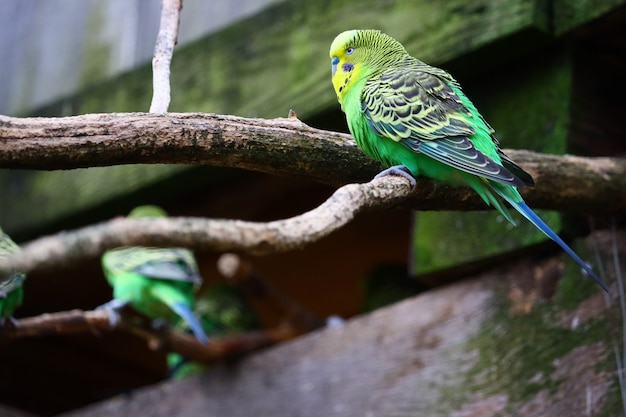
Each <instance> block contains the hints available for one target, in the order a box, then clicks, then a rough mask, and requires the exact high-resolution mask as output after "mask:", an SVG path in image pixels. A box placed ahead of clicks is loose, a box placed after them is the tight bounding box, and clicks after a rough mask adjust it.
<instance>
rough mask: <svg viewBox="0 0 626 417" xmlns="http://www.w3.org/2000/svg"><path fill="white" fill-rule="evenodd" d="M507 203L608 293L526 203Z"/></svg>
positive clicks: (582, 262) (589, 269)
mask: <svg viewBox="0 0 626 417" xmlns="http://www.w3.org/2000/svg"><path fill="white" fill-rule="evenodd" d="M509 203H510V204H511V205H512V206H513V208H515V209H516V210H517V211H519V212H520V213H521V214H522V215H523V216H524V217H526V218H527V219H528V220H529V221H530V222H531V223H532V224H534V225H535V227H537V228H538V229H539V230H541V231H542V232H543V233H544V234H545V235H546V236H548V237H549V238H550V239H552V240H553V241H555V242H556V243H558V245H559V246H560V247H561V248H563V250H564V251H565V252H566V253H567V254H568V255H569V256H570V257H571V258H572V259H573V260H575V261H576V263H577V264H578V265H580V267H581V268H582V269H583V270H584V271H585V272H586V273H587V275H589V276H590V277H591V278H593V280H594V281H595V282H597V283H598V285H599V286H600V287H601V288H602V289H603V290H604V291H606V292H609V289H608V288H607V286H606V284H605V283H604V282H603V281H602V280H601V279H600V277H598V275H596V273H595V272H593V270H592V269H591V267H590V266H589V265H588V264H587V263H585V262H584V261H583V260H582V259H581V258H580V256H578V255H577V254H576V252H574V250H572V248H570V247H569V246H568V245H567V243H565V242H564V241H563V239H561V238H560V237H559V235H557V234H556V233H555V232H554V231H553V230H552V229H550V226H548V225H547V224H546V223H545V222H544V221H543V220H542V219H541V217H539V216H538V215H537V213H535V212H534V211H533V210H532V209H531V208H530V207H528V205H526V203H525V202H524V201H516V202H512V201H509Z"/></svg>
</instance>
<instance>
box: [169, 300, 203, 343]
mask: <svg viewBox="0 0 626 417" xmlns="http://www.w3.org/2000/svg"><path fill="white" fill-rule="evenodd" d="M171 308H172V310H174V312H176V314H178V315H179V316H180V317H182V319H183V320H185V321H186V322H187V324H188V325H189V327H190V328H191V331H192V332H193V334H194V336H196V339H198V340H199V341H200V343H202V344H203V345H206V344H208V343H209V337H208V336H207V335H206V333H205V332H204V330H203V329H202V325H201V324H200V322H199V321H198V319H197V318H196V316H194V315H193V312H192V311H191V309H190V308H189V307H187V306H186V305H185V304H184V303H181V302H178V303H174V304H172V305H171Z"/></svg>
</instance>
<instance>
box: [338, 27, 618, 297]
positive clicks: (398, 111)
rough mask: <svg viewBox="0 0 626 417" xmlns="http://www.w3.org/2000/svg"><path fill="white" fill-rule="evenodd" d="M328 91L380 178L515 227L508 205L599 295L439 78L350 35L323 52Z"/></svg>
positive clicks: (448, 81) (367, 38)
mask: <svg viewBox="0 0 626 417" xmlns="http://www.w3.org/2000/svg"><path fill="white" fill-rule="evenodd" d="M330 59H331V67H332V83H333V87H334V89H335V93H336V94H337V99H338V100H339V103H340V104H341V108H342V110H343V111H344V112H345V114H346V119H347V122H348V128H349V129H350V133H352V136H353V137H354V139H355V141H356V143H357V145H358V146H359V148H361V149H362V150H363V151H364V152H365V153H366V154H367V155H369V156H371V157H373V158H375V159H377V160H379V161H380V162H382V163H383V165H385V166H387V167H390V168H388V169H386V170H384V171H382V172H381V173H380V174H379V176H380V175H386V174H397V175H402V176H405V177H407V178H408V179H409V180H410V181H411V183H412V184H413V186H414V187H415V184H416V182H415V179H414V177H417V176H419V175H423V176H425V177H429V178H432V179H434V180H437V181H442V182H447V183H451V184H456V185H467V186H469V187H471V188H472V189H474V191H476V192H477V193H478V195H479V196H480V197H481V198H482V199H483V200H484V201H485V202H486V203H487V204H488V205H492V206H493V207H495V208H496V209H497V210H498V211H499V212H500V213H501V214H502V215H503V216H504V217H505V218H506V219H507V220H508V221H510V222H511V223H513V224H515V223H514V222H513V220H512V219H511V217H510V216H509V213H508V212H507V210H506V207H505V206H504V204H503V201H506V202H508V203H509V204H510V205H511V206H512V207H513V208H515V209H516V210H517V211H519V212H520V213H521V214H522V215H523V216H524V217H525V218H527V219H528V220H529V221H530V222H531V223H532V224H534V225H535V226H536V227H537V228H538V229H540V230H541V231H542V232H543V233H545V234H546V235H547V236H548V237H549V238H550V239H552V240H554V241H555V242H556V243H558V244H559V245H560V246H561V247H562V248H563V250H565V252H567V254H568V255H569V256H571V257H572V258H573V259H574V260H575V261H576V262H577V263H578V264H579V265H580V266H581V268H582V269H583V270H584V271H585V272H586V273H587V274H588V275H590V276H591V277H592V278H593V279H594V280H595V281H596V282H597V283H598V284H599V285H600V286H601V287H602V288H603V289H604V290H605V291H606V290H607V287H606V285H605V284H604V283H603V282H602V280H600V278H599V277H598V276H597V275H596V274H595V273H594V272H593V270H592V269H591V268H590V266H589V265H587V264H586V263H585V262H584V261H583V260H582V259H581V258H580V257H579V256H578V255H577V254H576V253H575V252H574V251H573V250H572V249H571V248H570V247H569V246H568V245H567V244H566V243H565V242H564V241H563V240H562V239H561V238H560V237H559V236H558V235H557V234H556V233H555V232H554V231H553V230H552V229H550V227H549V226H548V225H547V224H546V223H545V222H544V221H543V220H542V219H541V218H540V217H539V216H538V215H537V214H536V213H535V212H534V211H533V210H532V209H531V208H530V207H528V205H526V203H525V202H524V200H523V199H522V197H521V195H520V194H519V192H518V191H517V188H519V187H523V186H525V185H533V184H534V183H533V180H532V177H531V176H530V175H529V174H528V173H526V172H525V171H524V170H522V168H520V167H519V166H518V165H517V164H515V163H514V162H513V161H512V160H510V159H509V158H508V157H507V156H506V155H505V154H504V153H503V152H502V151H501V150H500V148H499V145H498V141H497V139H496V138H495V136H494V130H493V129H492V128H491V126H489V125H488V124H487V122H486V121H485V119H484V118H483V117H482V116H481V115H480V113H478V110H476V107H475V106H474V104H473V103H472V102H471V101H470V100H469V98H467V96H466V95H465V94H464V93H463V91H462V90H461V87H460V86H459V84H458V83H457V81H456V80H455V79H454V78H453V77H452V76H451V75H450V74H448V73H447V72H446V71H444V70H442V69H439V68H435V67H432V66H430V65H427V64H425V63H424V62H422V61H420V60H418V59H416V58H413V57H412V56H410V55H409V54H408V53H407V51H406V50H405V48H404V47H403V46H402V44H400V42H398V41H397V40H395V39H394V38H392V37H391V36H388V35H386V34H384V33H382V32H380V31H378V30H350V31H346V32H343V33H341V34H339V35H338V36H337V37H336V38H335V39H334V41H333V42H332V44H331V47H330Z"/></svg>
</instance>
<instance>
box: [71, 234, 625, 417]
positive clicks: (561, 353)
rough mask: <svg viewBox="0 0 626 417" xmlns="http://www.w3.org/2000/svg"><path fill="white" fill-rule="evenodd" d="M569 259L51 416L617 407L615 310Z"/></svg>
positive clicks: (502, 412)
mask: <svg viewBox="0 0 626 417" xmlns="http://www.w3.org/2000/svg"><path fill="white" fill-rule="evenodd" d="M624 238H625V236H624V235H623V234H622V235H621V236H619V241H620V242H621V244H620V249H619V254H618V255H619V256H623V254H624V245H623V243H624ZM610 239H611V237H610V234H609V233H598V234H596V235H595V236H594V239H591V240H589V241H590V242H592V244H594V245H597V247H598V248H599V250H600V252H601V253H602V254H603V259H604V270H605V271H607V273H608V274H609V276H610V277H611V279H614V276H615V272H614V270H612V268H611V267H610V255H609V254H610V253H611V240H610ZM579 250H580V249H579ZM570 266H571V265H569V264H568V265H567V267H566V268H565V270H564V269H563V264H562V263H561V261H560V260H559V259H558V258H553V259H548V260H546V261H545V262H542V263H540V264H539V266H538V264H537V263H536V262H528V263H527V262H525V261H523V260H522V261H520V262H518V263H517V264H515V265H512V266H510V267H506V268H502V269H501V270H499V271H493V272H490V273H485V274H483V275H482V276H480V277H478V278H477V279H473V280H470V281H465V282H460V283H456V284H454V285H452V286H448V287H444V288H441V289H438V290H435V291H430V292H427V293H424V294H422V295H420V296H417V297H415V298H412V299H408V300H406V301H404V302H400V303H398V304H395V305H393V306H391V307H388V308H384V309H381V310H377V311H375V312H374V313H372V314H369V315H366V316H362V317H358V318H355V319H353V320H350V321H348V322H346V323H345V324H344V325H343V326H341V327H333V328H328V329H325V330H322V331H318V332H315V333H313V334H310V335H307V336H304V337H302V338H300V339H297V340H295V341H293V342H288V343H285V344H283V345H280V346H277V347H275V348H271V349H268V350H267V351H264V352H260V353H258V354H255V355H253V356H250V357H247V358H244V359H243V360H240V361H239V362H236V363H232V364H224V365H220V366H218V367H216V368H214V369H211V370H209V371H208V372H206V373H205V374H202V375H198V376H193V377H190V378H188V379H184V380H180V381H174V382H165V383H163V384H161V385H158V386H155V387H149V388H146V389H142V390H139V391H137V392H135V393H133V394H132V395H126V396H123V397H117V398H114V399H111V400H108V401H105V402H103V403H102V404H97V405H93V406H90V407H87V408H85V409H82V410H78V411H74V412H70V413H66V414H63V417H82V416H85V417H109V416H116V417H123V416H136V415H150V416H153V417H160V416H172V415H176V416H180V417H187V416H198V415H203V416H207V417H211V416H229V417H238V416H242V417H248V416H250V415H255V416H258V417H265V416H268V417H269V416H272V417H281V416H302V417H305V416H335V415H336V416H359V417H362V416H372V417H374V416H384V417H386V416H392V415H398V416H400V415H402V416H435V415H446V416H456V417H461V416H495V415H498V416H513V415H515V416H557V415H559V416H575V415H599V413H600V412H601V411H602V410H606V409H610V410H612V412H613V413H616V412H617V410H619V407H620V406H621V405H620V401H619V394H618V393H617V387H616V384H617V382H616V381H617V378H616V374H615V372H614V369H615V364H614V358H613V354H612V346H611V341H610V340H611V339H610V337H613V336H616V337H621V336H620V335H619V332H614V331H613V330H612V329H615V328H617V327H616V324H615V323H613V322H611V321H610V320H611V317H613V319H614V317H615V316H614V315H613V314H614V313H615V311H612V310H611V309H609V308H607V304H606V300H605V298H604V295H603V294H602V293H601V292H599V291H597V288H595V287H594V286H593V284H592V283H591V282H590V280H588V279H587V278H584V277H581V276H580V274H579V272H578V270H577V268H571V267H570ZM563 272H565V278H564V281H562V282H561V283H560V286H558V287H557V279H558V277H559V276H560V275H561V274H562V273H563ZM623 272H624V271H622V273H623ZM615 290H616V287H615V286H613V292H612V295H611V297H613V298H615V297H616V294H615V293H616V291H615ZM581 410H583V411H581ZM584 410H586V411H584ZM585 412H588V414H584V413H585Z"/></svg>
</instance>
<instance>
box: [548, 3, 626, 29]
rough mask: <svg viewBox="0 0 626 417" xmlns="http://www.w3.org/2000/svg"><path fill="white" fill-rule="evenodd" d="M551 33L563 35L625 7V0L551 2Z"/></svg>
mask: <svg viewBox="0 0 626 417" xmlns="http://www.w3.org/2000/svg"><path fill="white" fill-rule="evenodd" d="M551 3H552V9H553V12H552V15H553V18H552V19H553V31H554V34H555V35H558V36H560V35H563V34H565V33H566V32H569V31H571V30H572V29H575V28H577V27H579V26H581V25H583V24H585V23H588V22H590V21H592V20H594V19H597V18H598V17H600V16H602V15H605V14H607V13H609V12H611V11H613V10H615V9H617V8H619V7H622V6H624V5H626V1H625V0H600V1H598V0H553V1H552V2H551Z"/></svg>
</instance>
